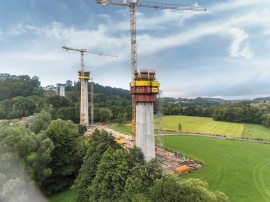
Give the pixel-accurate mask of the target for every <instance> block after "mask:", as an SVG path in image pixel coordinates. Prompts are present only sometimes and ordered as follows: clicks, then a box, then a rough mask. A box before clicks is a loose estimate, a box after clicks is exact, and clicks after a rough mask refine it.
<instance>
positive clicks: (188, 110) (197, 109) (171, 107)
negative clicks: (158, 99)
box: [163, 104, 216, 117]
mask: <svg viewBox="0 0 270 202" xmlns="http://www.w3.org/2000/svg"><path fill="white" fill-rule="evenodd" d="M215 108H216V106H214V105H210V106H208V105H206V106H201V105H190V106H188V107H182V106H181V104H164V106H163V114H164V115H186V116H201V117H211V116H212V113H213V110H214V109H215Z"/></svg>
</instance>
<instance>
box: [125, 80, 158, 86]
mask: <svg viewBox="0 0 270 202" xmlns="http://www.w3.org/2000/svg"><path fill="white" fill-rule="evenodd" d="M130 86H131V87H134V86H155V87H159V83H158V82H157V81H152V82H150V81H132V82H130Z"/></svg>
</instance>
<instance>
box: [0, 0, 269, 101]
mask: <svg viewBox="0 0 270 202" xmlns="http://www.w3.org/2000/svg"><path fill="white" fill-rule="evenodd" d="M112 1H120V2H121V1H123V0H112ZM127 1H128V0H127ZM145 1H148V0H145ZM153 1H155V2H157V1H158V2H160V3H162V2H163V3H164V2H167V3H171V4H179V5H193V6H200V7H206V8H207V11H189V10H188V11H183V10H165V9H158V10H156V9H153V8H137V48H138V69H153V70H155V71H156V77H157V80H158V81H159V82H160V84H161V85H160V89H161V90H162V91H163V96H164V97H175V98H178V97H181V98H183V97H188V98H190V97H220V98H223V99H252V98H255V97H262V96H269V95H270V88H269V86H270V79H269V78H270V12H269V10H270V1H269V0H259V1H258V0H248V1H247V0H220V1H210V0H198V1H194V0H153ZM129 10H130V9H129V7H124V6H114V5H107V6H106V7H103V6H102V5H100V4H97V3H96V0H57V1H55V0H12V1H7V0H0V73H8V74H12V75H29V76H31V77H33V76H38V77H39V78H40V81H41V85H42V86H47V85H51V84H52V85H56V83H65V82H66V80H72V81H77V80H78V71H79V70H80V63H81V58H80V57H81V56H80V53H79V52H75V51H66V50H64V49H62V46H68V47H71V48H78V49H87V50H89V51H99V52H103V53H109V54H113V55H117V56H118V57H117V58H115V57H109V56H99V55H95V54H90V53H86V54H85V57H84V61H85V70H87V71H90V72H91V77H92V78H93V80H94V82H97V83H99V84H101V85H104V86H112V87H117V88H123V89H129V82H130V81H131V62H130V60H131V59H130V58H131V53H130V52H131V51H130V32H129V29H130V17H129Z"/></svg>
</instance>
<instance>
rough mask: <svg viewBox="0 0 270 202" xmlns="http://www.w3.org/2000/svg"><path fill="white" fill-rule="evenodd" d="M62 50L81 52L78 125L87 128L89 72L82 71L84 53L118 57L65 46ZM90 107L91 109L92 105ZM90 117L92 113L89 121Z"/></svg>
mask: <svg viewBox="0 0 270 202" xmlns="http://www.w3.org/2000/svg"><path fill="white" fill-rule="evenodd" d="M62 48H63V49H66V51H69V50H72V51H78V52H81V71H80V72H79V78H80V79H81V113H80V114H81V116H80V124H82V125H86V126H88V125H89V120H88V84H87V86H85V80H89V79H90V77H89V76H90V72H85V71H84V53H91V54H96V55H100V56H110V57H118V56H116V55H111V54H107V53H101V52H98V51H89V50H86V49H77V48H69V47H66V46H62ZM86 82H87V81H86ZM86 88H87V91H86ZM92 96H93V95H92ZM86 99H87V100H86ZM92 100H93V98H92ZM92 107H93V105H92ZM92 110H93V109H92ZM92 116H93V113H91V120H93V118H94V117H92ZM86 117H87V120H86Z"/></svg>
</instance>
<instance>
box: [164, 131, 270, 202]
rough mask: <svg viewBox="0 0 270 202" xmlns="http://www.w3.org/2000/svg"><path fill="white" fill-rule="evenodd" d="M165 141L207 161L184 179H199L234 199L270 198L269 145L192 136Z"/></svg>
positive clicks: (259, 199)
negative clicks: (202, 166)
mask: <svg viewBox="0 0 270 202" xmlns="http://www.w3.org/2000/svg"><path fill="white" fill-rule="evenodd" d="M164 143H165V147H167V148H169V149H172V150H178V151H181V152H182V154H183V155H186V156H189V157H191V158H193V159H196V160H199V161H202V162H204V163H205V164H207V166H206V167H205V168H203V169H201V170H199V171H197V172H194V173H191V174H190V175H187V176H185V178H200V179H201V180H203V181H206V182H208V184H209V188H210V190H212V191H222V192H224V193H225V194H226V195H227V196H228V197H229V198H230V200H231V201H235V202H239V201H270V181H269V177H270V159H269V152H270V145H268V144H261V143H252V142H243V141H235V140H220V139H216V138H208V137H193V136H166V137H165V142H164Z"/></svg>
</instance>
